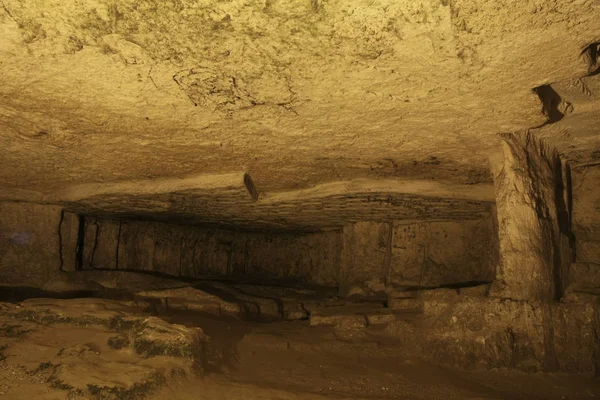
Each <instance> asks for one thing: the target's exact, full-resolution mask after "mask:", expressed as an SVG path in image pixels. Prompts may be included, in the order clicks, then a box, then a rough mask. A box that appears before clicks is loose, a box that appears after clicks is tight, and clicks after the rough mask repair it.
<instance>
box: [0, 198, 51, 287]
mask: <svg viewBox="0 0 600 400" xmlns="http://www.w3.org/2000/svg"><path fill="white" fill-rule="evenodd" d="M60 221H61V208H60V207H55V206H45V205H37V204H27V203H0V284H2V285H20V286H34V287H42V286H43V285H44V284H45V283H46V282H47V281H48V279H49V278H50V277H51V276H52V275H53V274H55V273H58V271H60V269H61V263H62V259H61V254H60V248H61V237H60V235H59V226H60Z"/></svg>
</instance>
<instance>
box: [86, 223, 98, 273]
mask: <svg viewBox="0 0 600 400" xmlns="http://www.w3.org/2000/svg"><path fill="white" fill-rule="evenodd" d="M94 226H95V227H96V232H95V235H94V248H93V249H92V254H91V256H90V265H88V267H89V268H94V256H95V255H96V249H97V248H98V236H100V224H99V223H98V221H94Z"/></svg>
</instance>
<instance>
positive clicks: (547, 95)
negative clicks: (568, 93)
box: [533, 85, 565, 126]
mask: <svg viewBox="0 0 600 400" xmlns="http://www.w3.org/2000/svg"><path fill="white" fill-rule="evenodd" d="M533 92H534V93H535V94H537V95H538V97H539V98H540V101H541V102H542V113H543V114H544V115H545V116H546V117H547V118H548V119H547V120H546V122H545V123H544V124H542V126H543V125H546V124H553V123H555V122H558V121H560V120H561V119H563V117H564V116H565V114H564V113H563V112H561V110H560V106H561V103H562V102H563V100H562V98H561V97H560V95H559V94H558V93H556V91H555V90H554V89H553V88H552V86H550V85H542V86H538V87H536V88H534V89H533Z"/></svg>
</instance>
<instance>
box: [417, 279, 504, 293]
mask: <svg viewBox="0 0 600 400" xmlns="http://www.w3.org/2000/svg"><path fill="white" fill-rule="evenodd" d="M490 283H492V282H489V281H467V282H458V283H448V284H444V285H439V286H409V287H407V288H406V290H407V291H411V290H435V289H456V290H459V289H464V288H470V287H475V286H482V285H488V284H490Z"/></svg>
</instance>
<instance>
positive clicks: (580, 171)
mask: <svg viewBox="0 0 600 400" xmlns="http://www.w3.org/2000/svg"><path fill="white" fill-rule="evenodd" d="M572 180H573V235H574V238H575V263H574V264H573V265H572V266H571V271H570V276H569V281H570V283H572V284H575V285H577V286H585V287H598V286H600V165H592V166H586V167H582V168H575V169H573V172H572Z"/></svg>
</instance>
